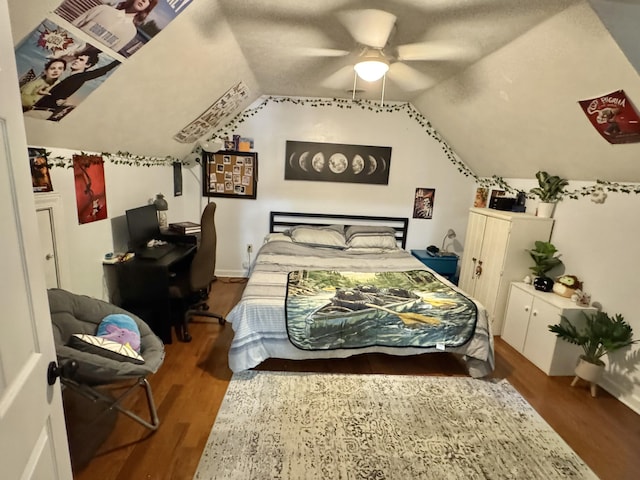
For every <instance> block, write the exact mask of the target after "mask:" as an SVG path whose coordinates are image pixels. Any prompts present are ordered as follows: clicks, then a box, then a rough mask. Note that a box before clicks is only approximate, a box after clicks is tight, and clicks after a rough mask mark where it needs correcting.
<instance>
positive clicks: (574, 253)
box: [507, 179, 640, 412]
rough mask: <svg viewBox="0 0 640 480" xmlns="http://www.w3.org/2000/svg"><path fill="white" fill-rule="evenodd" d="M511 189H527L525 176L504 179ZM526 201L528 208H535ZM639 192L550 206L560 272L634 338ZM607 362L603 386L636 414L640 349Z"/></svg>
mask: <svg viewBox="0 0 640 480" xmlns="http://www.w3.org/2000/svg"><path fill="white" fill-rule="evenodd" d="M507 181H508V182H509V184H510V185H512V186H513V187H515V188H520V189H523V190H528V189H530V188H531V187H533V186H536V185H537V182H535V180H534V181H531V180H522V179H511V180H507ZM592 185H593V183H585V182H570V185H569V187H567V190H569V191H573V190H577V189H580V188H582V187H591V186H592ZM535 203H536V202H534V201H532V200H531V201H528V203H527V209H528V212H531V213H534V212H535ZM638 212H640V195H638V194H634V193H630V194H627V193H620V192H617V193H616V192H609V193H608V195H607V199H606V201H605V203H604V204H596V203H594V202H592V201H591V197H590V196H586V197H580V198H579V199H578V200H573V199H569V198H565V199H564V200H562V201H561V202H560V203H558V205H557V206H556V211H555V214H554V219H555V223H554V227H553V234H552V236H551V242H552V243H553V244H554V245H555V246H556V248H557V249H558V250H559V252H560V254H561V258H562V261H563V263H564V267H565V273H568V274H574V275H575V276H577V277H578V278H579V279H580V280H581V281H582V282H583V290H584V291H586V292H587V293H589V294H591V300H592V301H593V302H599V303H600V304H602V309H603V310H604V311H605V312H607V313H608V314H610V315H613V314H616V313H620V314H622V315H623V316H624V318H625V320H626V321H627V322H629V324H630V325H631V327H632V328H633V330H634V334H635V338H636V339H640V315H639V314H638V306H639V305H640V303H639V301H638V298H639V292H638V272H639V271H640V251H639V250H638V248H637V242H638V238H640V221H639V220H638ZM603 360H605V362H607V363H608V367H607V371H606V374H605V377H604V383H603V386H604V387H605V388H606V389H607V390H608V391H609V392H611V393H612V394H614V395H616V396H618V397H619V398H620V400H621V401H623V402H624V403H626V404H627V405H629V406H630V407H631V408H633V409H634V410H635V411H636V412H640V369H639V368H640V348H639V347H638V345H634V346H632V348H630V349H626V350H625V351H619V352H616V353H615V354H613V355H611V356H609V357H608V358H604V359H603Z"/></svg>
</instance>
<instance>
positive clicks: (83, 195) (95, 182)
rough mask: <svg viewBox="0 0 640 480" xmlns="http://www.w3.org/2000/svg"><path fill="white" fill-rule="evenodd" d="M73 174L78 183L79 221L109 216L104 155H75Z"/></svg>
mask: <svg viewBox="0 0 640 480" xmlns="http://www.w3.org/2000/svg"><path fill="white" fill-rule="evenodd" d="M73 175H74V181H75V185H76V204H77V207H78V221H79V222H80V223H81V224H82V223H89V222H95V221H96V220H104V219H105V218H107V195H106V191H105V190H106V189H105V184H104V160H103V159H102V157H101V156H100V155H74V156H73Z"/></svg>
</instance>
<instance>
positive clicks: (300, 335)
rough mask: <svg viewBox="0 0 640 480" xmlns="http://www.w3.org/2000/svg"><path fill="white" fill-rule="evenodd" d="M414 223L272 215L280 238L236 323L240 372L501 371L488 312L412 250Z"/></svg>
mask: <svg viewBox="0 0 640 480" xmlns="http://www.w3.org/2000/svg"><path fill="white" fill-rule="evenodd" d="M408 223H409V222H408V219H407V218H402V217H373V216H360V215H355V216H353V215H325V214H305V213H297V212H295V213H292V212H271V214H270V228H269V231H270V233H269V234H268V235H267V236H266V238H265V242H264V244H263V245H262V246H261V248H260V250H259V251H258V254H257V256H256V259H255V261H254V263H253V265H252V271H251V275H250V277H249V281H248V283H247V286H246V288H245V290H244V293H243V295H242V298H241V300H240V301H239V302H238V304H237V305H236V306H234V308H233V309H232V310H231V312H230V313H229V315H228V316H227V320H228V321H229V322H230V323H231V324H232V327H233V330H234V338H233V341H232V344H231V347H230V350H229V366H230V368H231V370H233V371H234V372H239V371H243V370H248V369H251V368H254V367H256V366H258V365H259V364H260V363H262V362H263V361H264V360H266V359H268V358H282V359H294V360H296V359H311V358H346V357H349V356H352V355H357V354H362V353H371V352H380V353H385V354H388V355H400V356H407V355H418V354H424V353H430V352H443V351H446V352H450V353H454V354H456V355H458V356H459V357H460V358H462V360H463V361H464V362H465V365H466V367H467V370H468V372H469V375H471V376H472V377H484V376H487V375H489V374H490V373H491V372H492V371H493V368H494V350H493V337H492V334H491V330H490V326H489V322H488V317H487V312H486V310H485V309H484V307H482V305H480V304H479V303H478V302H477V301H476V300H474V299H472V298H469V297H467V296H466V295H465V294H464V292H462V291H461V290H460V289H458V288H457V287H456V286H455V285H454V284H452V283H451V282H449V281H448V280H447V279H445V278H444V277H442V276H440V275H438V274H437V273H435V272H434V271H433V270H431V269H429V268H428V267H426V266H425V265H424V264H422V263H421V262H420V261H419V260H417V259H416V258H415V257H413V256H412V255H411V254H410V253H409V252H407V251H406V250H404V248H405V247H406V241H407V229H408Z"/></svg>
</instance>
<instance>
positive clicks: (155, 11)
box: [15, 0, 192, 122]
mask: <svg viewBox="0 0 640 480" xmlns="http://www.w3.org/2000/svg"><path fill="white" fill-rule="evenodd" d="M191 1H192V0H124V1H111V2H107V1H101V0H63V1H62V2H61V3H60V4H59V5H58V7H57V8H55V9H54V10H53V12H52V13H51V14H50V15H48V16H47V17H46V18H44V19H42V21H41V22H40V24H39V25H37V26H36V27H35V29H34V30H33V31H32V32H31V33H29V34H28V35H27V36H26V37H25V38H24V39H23V40H22V41H21V42H20V43H19V44H18V45H17V46H16V48H15V56H16V64H17V67H18V82H19V86H20V96H21V100H22V111H23V112H24V115H25V116H26V117H32V118H36V119H42V120H49V121H54V122H58V121H60V120H62V119H63V118H65V117H66V116H67V115H68V114H70V113H71V112H72V111H73V110H74V109H75V108H76V107H77V106H78V105H79V104H80V103H82V101H83V100H85V99H86V98H87V97H88V96H89V95H90V94H91V93H92V92H94V91H95V90H96V89H97V88H99V87H100V86H101V85H102V84H103V83H104V82H105V81H106V80H107V79H108V78H109V77H110V76H111V75H112V74H113V72H114V71H115V70H116V69H117V68H118V67H119V66H120V65H121V64H122V62H126V60H127V59H128V58H129V57H130V56H131V55H133V54H135V53H136V52H137V51H138V50H140V48H142V47H144V45H146V44H147V43H148V42H149V41H151V40H152V39H153V37H155V36H156V35H157V34H158V33H160V32H161V31H162V30H163V29H164V28H165V27H166V26H167V25H168V24H169V23H171V22H172V21H173V20H174V19H175V18H176V17H177V16H178V15H179V14H180V13H182V12H183V11H184V9H185V7H187V6H188V5H189V4H190V3H191ZM123 12H124V13H125V14H127V15H126V18H130V19H131V21H130V22H125V23H123V22H122V21H121V19H122V15H123Z"/></svg>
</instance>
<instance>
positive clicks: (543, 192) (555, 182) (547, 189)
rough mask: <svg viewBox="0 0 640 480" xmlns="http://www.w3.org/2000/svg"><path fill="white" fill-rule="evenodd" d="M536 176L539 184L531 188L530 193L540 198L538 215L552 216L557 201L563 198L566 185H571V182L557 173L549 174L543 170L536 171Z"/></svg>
mask: <svg viewBox="0 0 640 480" xmlns="http://www.w3.org/2000/svg"><path fill="white" fill-rule="evenodd" d="M536 178H537V179H538V186H537V187H535V188H532V189H531V190H529V193H530V194H533V195H536V196H537V197H539V198H540V203H539V204H538V213H537V215H538V216H539V217H547V218H550V217H551V216H552V215H553V209H554V207H555V204H556V202H557V201H558V200H560V199H561V198H562V193H563V192H564V187H566V186H567V185H569V182H568V181H567V180H565V179H564V178H560V177H559V176H557V175H549V174H548V173H547V172H545V171H543V170H540V171H539V172H538V173H536Z"/></svg>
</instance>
